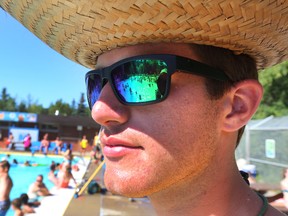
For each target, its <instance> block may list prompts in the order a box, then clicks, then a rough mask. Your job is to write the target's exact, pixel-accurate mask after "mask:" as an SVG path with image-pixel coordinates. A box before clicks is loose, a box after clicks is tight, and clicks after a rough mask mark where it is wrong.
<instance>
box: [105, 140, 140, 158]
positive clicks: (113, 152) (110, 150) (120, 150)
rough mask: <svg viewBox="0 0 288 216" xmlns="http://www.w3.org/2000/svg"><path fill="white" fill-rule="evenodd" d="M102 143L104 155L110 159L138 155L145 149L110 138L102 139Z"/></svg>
mask: <svg viewBox="0 0 288 216" xmlns="http://www.w3.org/2000/svg"><path fill="white" fill-rule="evenodd" d="M101 141H102V145H103V154H104V155H105V156H106V157H108V158H109V157H110V158H117V157H123V156H124V155H127V154H132V153H136V152H138V151H139V150H143V147H141V146H136V145H133V144H131V143H129V142H126V141H124V140H120V139H117V138H114V137H109V138H108V139H101Z"/></svg>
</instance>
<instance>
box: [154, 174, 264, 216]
mask: <svg viewBox="0 0 288 216" xmlns="http://www.w3.org/2000/svg"><path fill="white" fill-rule="evenodd" d="M227 173H231V176H228V175H227ZM203 179H209V181H206V182H203V181H201V179H199V181H197V182H192V181H190V182H189V181H186V182H185V183H184V181H183V183H181V182H180V183H177V185H176V184H175V187H174V186H173V187H171V188H170V189H166V190H164V191H161V192H159V193H158V194H154V195H152V196H151V197H150V198H151V201H152V204H153V206H154V207H155V210H156V212H157V213H158V215H165V216H169V215H236V214H238V213H239V214H238V215H247V214H251V213H252V215H254V214H255V215H256V214H257V211H258V207H259V210H260V209H261V205H262V202H261V200H260V199H258V197H257V194H255V193H254V192H252V191H251V190H250V188H249V186H248V185H247V184H246V183H245V182H244V181H243V180H242V179H241V177H239V174H238V170H237V169H236V170H235V171H234V172H226V173H225V172H223V173H221V171H217V173H216V172H215V173H214V174H213V173H211V176H210V177H207V176H206V177H204V176H203ZM254 211H255V212H254ZM248 212H249V213H248Z"/></svg>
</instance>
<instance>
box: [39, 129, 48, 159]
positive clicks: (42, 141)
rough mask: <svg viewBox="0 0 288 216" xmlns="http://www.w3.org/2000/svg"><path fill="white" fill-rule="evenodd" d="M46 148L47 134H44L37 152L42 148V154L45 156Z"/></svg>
mask: <svg viewBox="0 0 288 216" xmlns="http://www.w3.org/2000/svg"><path fill="white" fill-rule="evenodd" d="M48 147H49V140H48V133H45V134H44V136H43V139H42V140H41V145H40V149H39V151H40V152H42V148H44V150H43V152H44V154H45V155H46V154H47V153H48Z"/></svg>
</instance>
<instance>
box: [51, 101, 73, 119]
mask: <svg viewBox="0 0 288 216" xmlns="http://www.w3.org/2000/svg"><path fill="white" fill-rule="evenodd" d="M72 112H73V110H72V108H71V107H70V105H69V104H68V103H65V102H63V101H62V100H61V99H59V100H57V101H56V103H55V104H51V105H50V107H49V108H48V114H49V115H63V116H69V115H71V114H72Z"/></svg>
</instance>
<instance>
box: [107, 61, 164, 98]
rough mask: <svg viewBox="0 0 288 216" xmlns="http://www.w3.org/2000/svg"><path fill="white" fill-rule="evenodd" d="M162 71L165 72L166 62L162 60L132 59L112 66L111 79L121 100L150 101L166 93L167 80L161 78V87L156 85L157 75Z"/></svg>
mask: <svg viewBox="0 0 288 216" xmlns="http://www.w3.org/2000/svg"><path fill="white" fill-rule="evenodd" d="M164 73H165V74H167V64H166V63H165V62H164V61H162V60H153V59H142V60H134V61H131V62H127V63H125V64H123V65H121V66H118V67H116V68H114V69H113V71H112V80H113V82H114V86H115V87H116V90H117V92H118V95H119V97H120V98H121V99H122V100H123V101H125V102H128V103H129V102H130V103H137V102H151V101H155V100H157V99H161V98H162V97H163V96H164V94H165V93H166V91H165V89H166V83H167V82H166V81H167V80H165V79H163V78H162V79H161V85H160V86H161V89H160V87H159V85H158V80H159V76H160V75H161V74H164ZM161 76H162V75H161Z"/></svg>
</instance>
